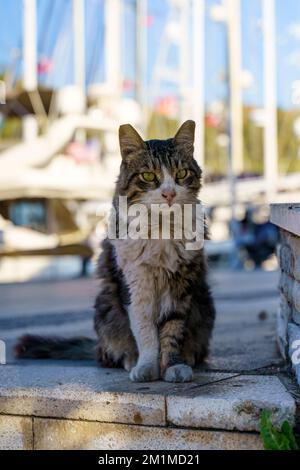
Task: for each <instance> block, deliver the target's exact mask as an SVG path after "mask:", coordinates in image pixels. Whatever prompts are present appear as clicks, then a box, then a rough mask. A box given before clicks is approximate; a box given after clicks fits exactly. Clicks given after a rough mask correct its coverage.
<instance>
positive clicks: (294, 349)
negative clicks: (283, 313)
mask: <svg viewBox="0 0 300 470" xmlns="http://www.w3.org/2000/svg"><path fill="white" fill-rule="evenodd" d="M288 336H289V357H290V359H291V361H292V365H293V369H294V372H295V374H296V378H297V382H298V384H299V385H300V327H299V326H298V325H294V324H293V323H289V325H288Z"/></svg>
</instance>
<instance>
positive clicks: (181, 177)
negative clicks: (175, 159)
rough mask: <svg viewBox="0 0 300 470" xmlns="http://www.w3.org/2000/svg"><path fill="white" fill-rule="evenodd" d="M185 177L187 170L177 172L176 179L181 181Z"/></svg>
mask: <svg viewBox="0 0 300 470" xmlns="http://www.w3.org/2000/svg"><path fill="white" fill-rule="evenodd" d="M186 176H187V170H185V169H184V168H182V170H179V171H177V173H176V178H177V179H178V180H183V179H184V178H185V177H186Z"/></svg>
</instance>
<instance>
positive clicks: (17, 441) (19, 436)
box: [0, 416, 33, 450]
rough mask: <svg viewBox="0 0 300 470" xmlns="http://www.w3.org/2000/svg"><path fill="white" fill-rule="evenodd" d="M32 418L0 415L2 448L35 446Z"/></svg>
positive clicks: (0, 442)
mask: <svg viewBox="0 0 300 470" xmlns="http://www.w3.org/2000/svg"><path fill="white" fill-rule="evenodd" d="M32 437H33V433H32V419H31V418H19V417H16V416H0V450H30V449H32V448H33V441H32Z"/></svg>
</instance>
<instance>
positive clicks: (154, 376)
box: [130, 363, 159, 382]
mask: <svg viewBox="0 0 300 470" xmlns="http://www.w3.org/2000/svg"><path fill="white" fill-rule="evenodd" d="M130 379H131V380H132V381H133V382H153V381H154V380H158V379H159V367H158V365H157V364H153V363H142V364H137V365H136V366H135V367H134V368H133V369H132V370H131V372H130Z"/></svg>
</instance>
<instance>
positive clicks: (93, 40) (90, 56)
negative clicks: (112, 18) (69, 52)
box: [86, 2, 99, 84]
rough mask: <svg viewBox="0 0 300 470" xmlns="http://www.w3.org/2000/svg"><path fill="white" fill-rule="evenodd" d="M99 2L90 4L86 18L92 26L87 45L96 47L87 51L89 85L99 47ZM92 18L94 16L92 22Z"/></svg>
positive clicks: (87, 79)
mask: <svg viewBox="0 0 300 470" xmlns="http://www.w3.org/2000/svg"><path fill="white" fill-rule="evenodd" d="M98 6H99V5H98V2H97V3H95V2H94V3H93V5H91V4H90V8H88V6H87V9H86V18H87V23H88V24H89V25H90V26H89V30H88V33H89V34H88V37H86V44H87V45H88V44H93V45H95V47H91V48H90V47H89V48H86V49H87V54H86V56H87V60H86V69H87V74H86V81H87V84H90V83H92V81H91V74H92V67H93V61H94V55H95V53H96V49H97V45H98V31H97V23H98V18H97V13H98ZM90 16H92V19H91V20H92V21H90Z"/></svg>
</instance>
